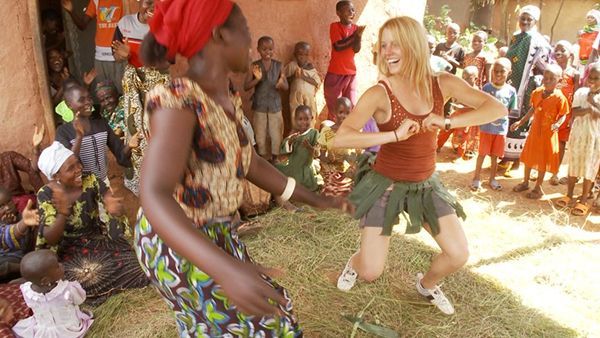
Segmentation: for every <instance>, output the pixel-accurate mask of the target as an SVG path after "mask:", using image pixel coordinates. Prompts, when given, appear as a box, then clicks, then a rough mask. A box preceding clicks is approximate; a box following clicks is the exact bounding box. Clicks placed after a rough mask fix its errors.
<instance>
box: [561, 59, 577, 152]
mask: <svg viewBox="0 0 600 338" xmlns="http://www.w3.org/2000/svg"><path fill="white" fill-rule="evenodd" d="M575 77H577V78H578V77H579V74H578V73H577V71H576V70H575V68H573V67H569V66H567V68H566V69H565V70H564V71H563V75H562V78H561V81H560V82H559V84H558V86H557V88H560V90H561V91H562V93H563V94H564V95H565V97H566V98H567V101H568V102H569V107H571V106H572V104H573V95H575ZM571 120H572V116H571V112H570V111H569V114H567V118H566V119H565V122H564V123H563V124H561V126H560V129H559V130H558V140H559V141H560V142H567V141H568V140H569V133H570V132H571V122H572V121H571Z"/></svg>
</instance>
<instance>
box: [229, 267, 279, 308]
mask: <svg viewBox="0 0 600 338" xmlns="http://www.w3.org/2000/svg"><path fill="white" fill-rule="evenodd" d="M227 270H228V271H227V272H226V273H225V274H224V276H223V278H218V279H219V280H218V282H219V284H220V285H221V286H222V287H223V292H225V295H227V297H228V298H229V299H230V300H231V302H232V303H233V304H234V305H235V306H236V307H237V308H238V309H239V310H240V311H241V312H243V313H245V314H249V315H255V316H268V315H271V316H273V315H282V311H281V309H280V308H279V307H278V306H277V305H280V306H282V307H285V306H286V304H287V300H286V299H285V297H284V296H283V294H282V293H280V292H278V291H277V290H275V289H274V288H273V287H272V286H271V285H269V284H268V283H267V282H266V281H265V279H264V278H263V277H262V275H264V276H270V275H271V274H272V273H273V270H272V269H268V268H265V267H262V266H260V265H256V264H253V263H250V262H242V261H240V260H237V259H232V260H231V264H230V265H229V266H227Z"/></svg>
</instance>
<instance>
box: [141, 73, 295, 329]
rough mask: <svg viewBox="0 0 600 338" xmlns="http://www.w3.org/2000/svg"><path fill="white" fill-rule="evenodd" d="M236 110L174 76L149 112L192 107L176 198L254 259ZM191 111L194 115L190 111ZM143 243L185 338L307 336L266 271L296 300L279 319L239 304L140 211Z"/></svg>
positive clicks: (245, 151)
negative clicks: (244, 233) (240, 217)
mask: <svg viewBox="0 0 600 338" xmlns="http://www.w3.org/2000/svg"><path fill="white" fill-rule="evenodd" d="M234 102H235V103H237V104H236V105H235V107H236V109H235V115H231V114H229V113H227V112H225V111H224V110H223V108H222V107H221V106H220V105H218V104H217V103H215V102H214V101H213V100H212V99H211V98H210V97H208V96H207V95H206V94H205V93H204V92H203V91H202V89H201V88H200V87H199V86H198V85H197V84H196V83H194V82H193V81H192V80H190V79H187V78H179V79H174V80H172V81H171V82H170V83H169V84H168V85H166V86H158V87H156V88H155V89H153V90H152V91H150V92H149V93H148V97H147V103H146V111H147V113H148V114H152V113H153V112H154V111H155V110H157V109H160V108H168V109H189V110H190V111H192V112H194V113H195V114H196V116H197V121H198V124H197V125H196V131H195V135H194V138H193V141H192V144H191V149H192V151H191V152H190V158H189V160H188V164H187V169H186V171H185V174H184V175H185V176H184V177H183V179H182V180H181V183H180V184H178V185H177V187H176V188H175V192H174V195H173V196H174V198H175V199H176V200H177V201H178V203H179V205H180V207H181V209H182V210H183V211H184V212H185V214H186V215H187V217H188V218H189V219H190V226H194V227H196V228H197V230H198V232H199V233H201V234H203V235H204V236H205V237H206V238H207V239H209V240H211V241H212V242H213V243H214V244H215V245H216V246H218V247H219V248H221V249H222V250H223V251H224V252H225V253H227V254H229V255H231V256H232V257H234V258H236V259H239V260H241V261H245V262H252V259H251V257H250V255H249V254H248V252H247V250H246V246H245V245H244V243H243V242H241V241H240V240H239V239H238V235H237V231H236V228H237V226H238V223H239V222H238V221H237V217H235V216H234V215H236V211H237V209H238V208H239V206H240V205H241V203H242V199H243V190H244V187H243V180H244V176H245V175H246V173H247V172H248V169H249V167H250V161H251V157H252V146H251V145H250V143H249V141H248V138H247V136H246V134H245V133H244V129H243V127H242V123H241V121H242V115H243V112H242V109H241V105H240V101H239V100H234ZM182 114H188V112H182ZM135 248H136V253H137V255H138V259H139V261H140V264H141V265H142V268H143V269H144V271H145V272H146V274H147V276H148V277H149V278H150V279H151V280H152V282H153V283H154V285H155V286H156V287H157V289H158V291H159V292H160V293H161V295H162V296H163V298H164V300H165V301H166V302H167V304H168V305H169V307H170V308H171V309H172V310H173V312H174V314H175V318H176V321H177V326H178V328H179V332H180V336H181V337H189V336H194V337H299V336H301V335H302V332H301V331H300V329H299V328H298V323H297V321H296V318H295V317H294V315H293V314H292V305H291V301H290V298H289V296H288V294H287V291H286V290H285V289H283V288H282V287H280V286H279V285H277V284H276V283H275V282H274V281H272V280H271V279H269V278H268V277H266V276H263V278H264V279H265V281H266V282H267V283H269V284H270V285H272V286H273V288H275V289H276V290H278V291H279V292H281V293H282V294H283V295H284V296H285V297H286V299H288V303H287V306H285V307H282V308H281V310H282V311H283V313H285V315H284V316H279V317H262V318H260V317H254V316H249V315H246V314H244V313H242V312H240V311H238V309H237V308H236V306H235V305H233V304H232V303H231V302H230V300H229V299H228V298H227V296H226V295H225V294H224V292H223V290H222V288H221V286H220V285H218V284H217V283H216V282H215V281H214V279H213V278H212V277H211V276H209V275H208V274H206V273H205V272H204V271H202V270H200V269H199V268H198V267H196V266H194V265H192V264H191V263H190V262H189V261H188V260H187V259H185V258H184V257H182V256H180V255H179V254H177V253H176V252H175V251H173V250H172V249H171V248H169V247H168V246H167V244H166V243H165V242H164V241H163V240H162V239H161V238H160V236H159V235H157V234H156V232H154V230H153V228H152V225H151V224H150V223H149V221H148V220H147V219H146V217H145V216H144V215H143V213H142V214H141V215H140V218H139V221H138V223H137V225H136V228H135Z"/></svg>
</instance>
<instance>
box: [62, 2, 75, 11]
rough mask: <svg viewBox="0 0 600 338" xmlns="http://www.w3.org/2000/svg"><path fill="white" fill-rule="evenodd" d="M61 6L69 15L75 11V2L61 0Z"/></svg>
mask: <svg viewBox="0 0 600 338" xmlns="http://www.w3.org/2000/svg"><path fill="white" fill-rule="evenodd" d="M60 4H61V5H62V7H63V8H64V9H65V11H67V12H69V13H70V12H72V11H73V1H71V0H61V1H60Z"/></svg>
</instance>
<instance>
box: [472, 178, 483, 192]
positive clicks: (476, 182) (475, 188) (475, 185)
mask: <svg viewBox="0 0 600 338" xmlns="http://www.w3.org/2000/svg"><path fill="white" fill-rule="evenodd" d="M479 189H481V182H480V181H479V180H473V182H471V191H473V192H475V191H479Z"/></svg>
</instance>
